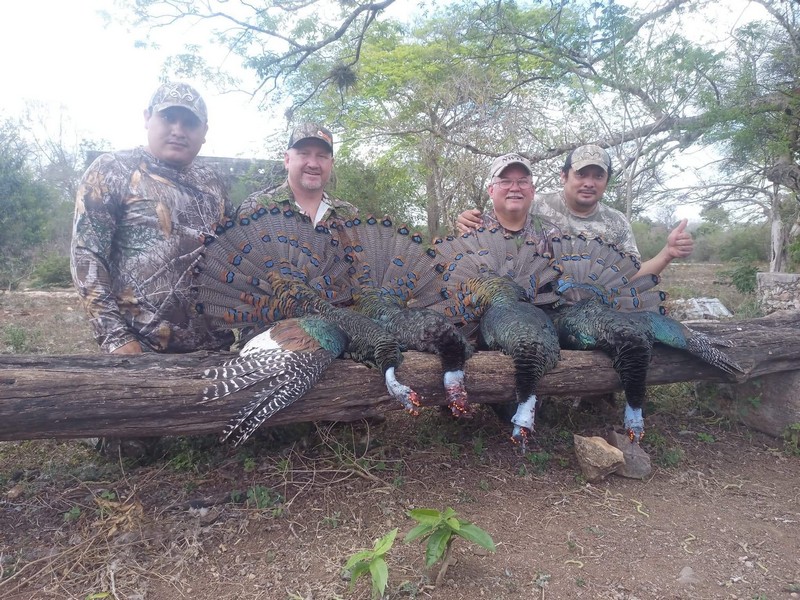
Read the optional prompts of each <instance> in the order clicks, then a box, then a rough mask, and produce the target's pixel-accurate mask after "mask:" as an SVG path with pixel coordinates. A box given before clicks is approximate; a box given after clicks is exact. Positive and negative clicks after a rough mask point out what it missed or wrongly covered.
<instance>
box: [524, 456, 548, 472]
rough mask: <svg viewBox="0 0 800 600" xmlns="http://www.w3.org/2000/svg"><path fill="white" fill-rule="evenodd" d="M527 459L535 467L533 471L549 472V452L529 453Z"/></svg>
mask: <svg viewBox="0 0 800 600" xmlns="http://www.w3.org/2000/svg"><path fill="white" fill-rule="evenodd" d="M525 458H526V459H527V461H528V462H529V463H531V464H532V465H533V470H534V471H535V472H537V473H543V472H544V471H546V470H547V465H548V464H549V463H550V458H551V456H550V453H549V452H528V453H527V454H526V455H525Z"/></svg>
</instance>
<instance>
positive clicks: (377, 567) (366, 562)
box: [344, 527, 398, 598]
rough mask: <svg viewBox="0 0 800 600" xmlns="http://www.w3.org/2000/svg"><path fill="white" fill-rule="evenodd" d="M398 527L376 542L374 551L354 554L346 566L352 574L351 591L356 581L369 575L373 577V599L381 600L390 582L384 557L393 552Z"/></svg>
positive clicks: (346, 569) (362, 551)
mask: <svg viewBox="0 0 800 600" xmlns="http://www.w3.org/2000/svg"><path fill="white" fill-rule="evenodd" d="M397 529H398V528H397V527H395V528H394V529H392V530H391V531H390V532H389V533H387V534H386V535H385V536H383V537H382V538H380V539H379V540H378V541H376V542H375V545H374V546H373V547H372V550H361V551H359V552H356V553H355V554H353V556H351V557H350V559H349V560H348V561H347V563H346V564H345V565H344V569H345V571H348V572H349V573H350V590H351V591H352V589H353V587H355V584H356V581H358V579H359V578H360V577H361V576H362V575H366V574H367V573H369V574H370V575H371V576H372V597H373V598H380V597H381V596H383V592H384V591H385V590H386V584H387V583H388V581H389V567H388V565H387V564H386V559H384V556H385V555H386V553H387V552H389V550H391V548H392V545H393V544H394V538H395V537H397Z"/></svg>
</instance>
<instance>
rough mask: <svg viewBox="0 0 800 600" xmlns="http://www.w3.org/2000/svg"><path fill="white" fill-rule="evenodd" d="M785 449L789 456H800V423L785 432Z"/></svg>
mask: <svg viewBox="0 0 800 600" xmlns="http://www.w3.org/2000/svg"><path fill="white" fill-rule="evenodd" d="M783 447H784V448H785V449H786V452H787V453H788V454H791V455H793V456H800V423H792V424H791V425H789V426H788V427H787V428H786V430H785V431H784V432H783Z"/></svg>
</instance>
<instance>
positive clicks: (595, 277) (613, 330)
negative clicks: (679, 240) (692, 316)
mask: <svg viewBox="0 0 800 600" xmlns="http://www.w3.org/2000/svg"><path fill="white" fill-rule="evenodd" d="M553 247H554V258H555V264H556V266H557V269H558V270H559V272H560V274H559V278H558V280H557V283H556V287H557V290H558V293H560V294H562V296H563V297H564V298H569V299H570V301H571V302H574V303H571V302H567V303H565V304H564V305H562V306H560V307H557V308H556V310H555V312H554V313H552V316H553V321H554V324H555V326H556V329H557V331H558V338H559V342H560V344H561V347H562V348H564V349H568V350H602V351H604V352H606V353H607V354H608V355H609V356H610V357H611V362H612V366H613V368H614V370H615V371H616V372H617V374H618V376H619V378H620V382H621V383H622V386H623V390H624V392H625V401H626V402H625V416H624V419H623V425H624V427H625V429H626V431H627V433H628V437H629V438H630V440H631V441H632V442H638V441H640V440H641V438H642V436H643V434H644V417H643V413H642V407H643V405H644V400H645V396H646V391H647V386H646V379H647V372H648V369H649V366H650V360H651V358H652V354H653V347H654V345H655V344H657V343H658V344H664V345H667V346H671V347H673V348H677V349H680V350H683V351H685V352H689V353H690V354H692V355H694V356H697V357H698V358H699V359H701V360H703V361H705V362H707V363H709V364H711V365H713V366H715V367H717V368H719V369H722V370H723V371H725V372H726V373H734V372H736V371H741V368H740V367H739V366H738V365H737V364H736V363H735V362H734V361H733V360H731V359H730V358H729V357H728V356H726V355H725V354H724V353H723V352H721V351H720V350H718V349H717V348H715V347H714V344H715V343H716V344H717V345H723V344H722V343H720V342H714V341H713V340H711V339H710V338H708V337H707V336H705V335H703V334H702V333H699V332H697V331H693V330H691V329H689V328H688V327H686V326H685V325H683V324H681V323H679V322H678V321H675V320H674V319H671V318H669V317H668V316H666V314H665V312H666V311H665V310H664V309H663V307H662V306H660V304H659V303H660V302H661V301H663V300H665V299H666V294H664V292H661V291H657V290H653V289H652V288H653V287H654V286H655V285H656V284H657V283H658V281H659V279H658V277H656V276H652V275H644V276H638V265H637V264H636V263H635V261H631V260H630V258H629V257H627V256H626V255H624V254H622V253H620V252H617V251H616V250H615V249H614V248H613V247H611V246H608V245H607V244H605V243H603V242H602V240H599V239H597V238H594V239H589V238H588V237H586V236H576V237H574V238H570V237H567V236H565V237H563V238H554V239H553Z"/></svg>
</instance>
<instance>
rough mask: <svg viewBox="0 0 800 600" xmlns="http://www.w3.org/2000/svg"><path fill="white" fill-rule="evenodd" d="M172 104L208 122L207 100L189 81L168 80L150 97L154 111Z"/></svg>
mask: <svg viewBox="0 0 800 600" xmlns="http://www.w3.org/2000/svg"><path fill="white" fill-rule="evenodd" d="M172 106H180V107H182V108H185V109H187V110H190V111H192V113H193V114H194V115H195V116H196V117H197V118H198V119H200V121H201V122H202V123H207V122H208V110H207V109H206V103H205V100H203V98H202V96H200V92H198V91H197V90H196V89H194V88H193V87H192V86H190V85H189V84H188V83H175V82H168V83H164V84H161V85H160V86H159V88H158V89H157V90H156V91H155V93H154V94H153V97H152V98H151V99H150V104H149V105H148V108H149V109H150V110H152V111H153V112H160V111H162V110H164V109H166V108H170V107H172Z"/></svg>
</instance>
